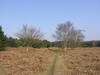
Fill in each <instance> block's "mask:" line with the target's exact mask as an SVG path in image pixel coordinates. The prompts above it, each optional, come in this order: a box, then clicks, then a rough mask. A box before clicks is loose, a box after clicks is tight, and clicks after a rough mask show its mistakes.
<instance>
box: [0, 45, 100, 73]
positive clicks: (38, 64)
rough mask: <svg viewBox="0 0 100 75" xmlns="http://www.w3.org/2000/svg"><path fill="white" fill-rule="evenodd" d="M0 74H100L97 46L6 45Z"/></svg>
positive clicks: (99, 57) (1, 59)
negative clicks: (62, 47)
mask: <svg viewBox="0 0 100 75" xmlns="http://www.w3.org/2000/svg"><path fill="white" fill-rule="evenodd" d="M0 75H100V48H96V47H95V48H76V49H74V50H71V49H68V50H67V51H66V52H64V51H63V50H62V49H58V48H40V49H37V48H30V47H28V48H26V47H19V48H6V51H0Z"/></svg>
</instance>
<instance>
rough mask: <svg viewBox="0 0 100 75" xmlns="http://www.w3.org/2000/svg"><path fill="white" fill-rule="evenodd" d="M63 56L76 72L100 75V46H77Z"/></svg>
mask: <svg viewBox="0 0 100 75" xmlns="http://www.w3.org/2000/svg"><path fill="white" fill-rule="evenodd" d="M62 56H63V58H64V64H65V65H66V67H67V68H68V69H69V70H71V72H73V73H74V74H75V73H83V74H81V75H84V74H87V75H88V74H89V75H100V48H77V49H75V50H73V51H68V52H67V53H66V54H65V53H64V54H62ZM77 75H78V74H77Z"/></svg>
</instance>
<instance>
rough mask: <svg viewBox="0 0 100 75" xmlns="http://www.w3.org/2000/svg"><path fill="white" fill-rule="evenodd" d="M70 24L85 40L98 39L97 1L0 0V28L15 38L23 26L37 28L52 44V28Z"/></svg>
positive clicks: (99, 8)
mask: <svg viewBox="0 0 100 75" xmlns="http://www.w3.org/2000/svg"><path fill="white" fill-rule="evenodd" d="M67 21H70V22H72V23H73V24H74V26H75V27H76V28H77V29H82V30H84V32H83V33H84V35H85V40H86V41H90V40H100V0H0V25H1V26H2V28H3V30H4V32H5V34H6V35H7V36H12V37H15V35H14V34H15V33H16V32H18V31H19V30H20V29H21V28H22V25H23V24H28V25H29V26H32V27H35V28H37V29H40V30H41V32H43V33H44V39H47V40H49V41H54V38H53V37H52V35H53V34H54V33H55V30H56V26H57V25H58V24H61V23H65V22H67Z"/></svg>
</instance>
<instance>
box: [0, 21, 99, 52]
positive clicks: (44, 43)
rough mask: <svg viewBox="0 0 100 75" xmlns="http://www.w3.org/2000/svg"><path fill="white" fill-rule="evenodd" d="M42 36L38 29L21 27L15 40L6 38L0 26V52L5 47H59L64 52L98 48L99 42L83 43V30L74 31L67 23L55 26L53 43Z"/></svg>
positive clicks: (26, 26) (69, 23) (71, 25)
mask: <svg viewBox="0 0 100 75" xmlns="http://www.w3.org/2000/svg"><path fill="white" fill-rule="evenodd" d="M43 35H44V34H43V33H42V32H41V31H40V29H36V28H34V27H29V26H28V25H23V26H22V29H21V30H19V31H18V32H16V33H15V36H16V38H12V37H7V36H6V35H4V32H3V30H2V27H1V26H0V50H4V48H5V47H19V46H23V47H33V48H48V47H61V48H63V49H64V50H65V51H66V50H67V49H68V48H71V49H73V48H75V47H92V46H100V41H98V42H84V35H83V30H80V29H76V28H75V27H74V25H73V24H72V23H71V22H69V21H68V22H66V23H62V24H59V25H57V27H56V31H55V33H54V34H53V37H54V38H55V41H54V42H50V41H48V40H43Z"/></svg>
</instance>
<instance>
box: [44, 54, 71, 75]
mask: <svg viewBox="0 0 100 75" xmlns="http://www.w3.org/2000/svg"><path fill="white" fill-rule="evenodd" d="M51 60H52V64H50V65H49V67H48V72H47V73H46V74H45V75H66V73H67V72H68V71H69V70H67V68H66V67H65V65H64V63H63V59H62V57H61V56H59V55H57V54H55V55H54V56H53V57H51Z"/></svg>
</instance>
